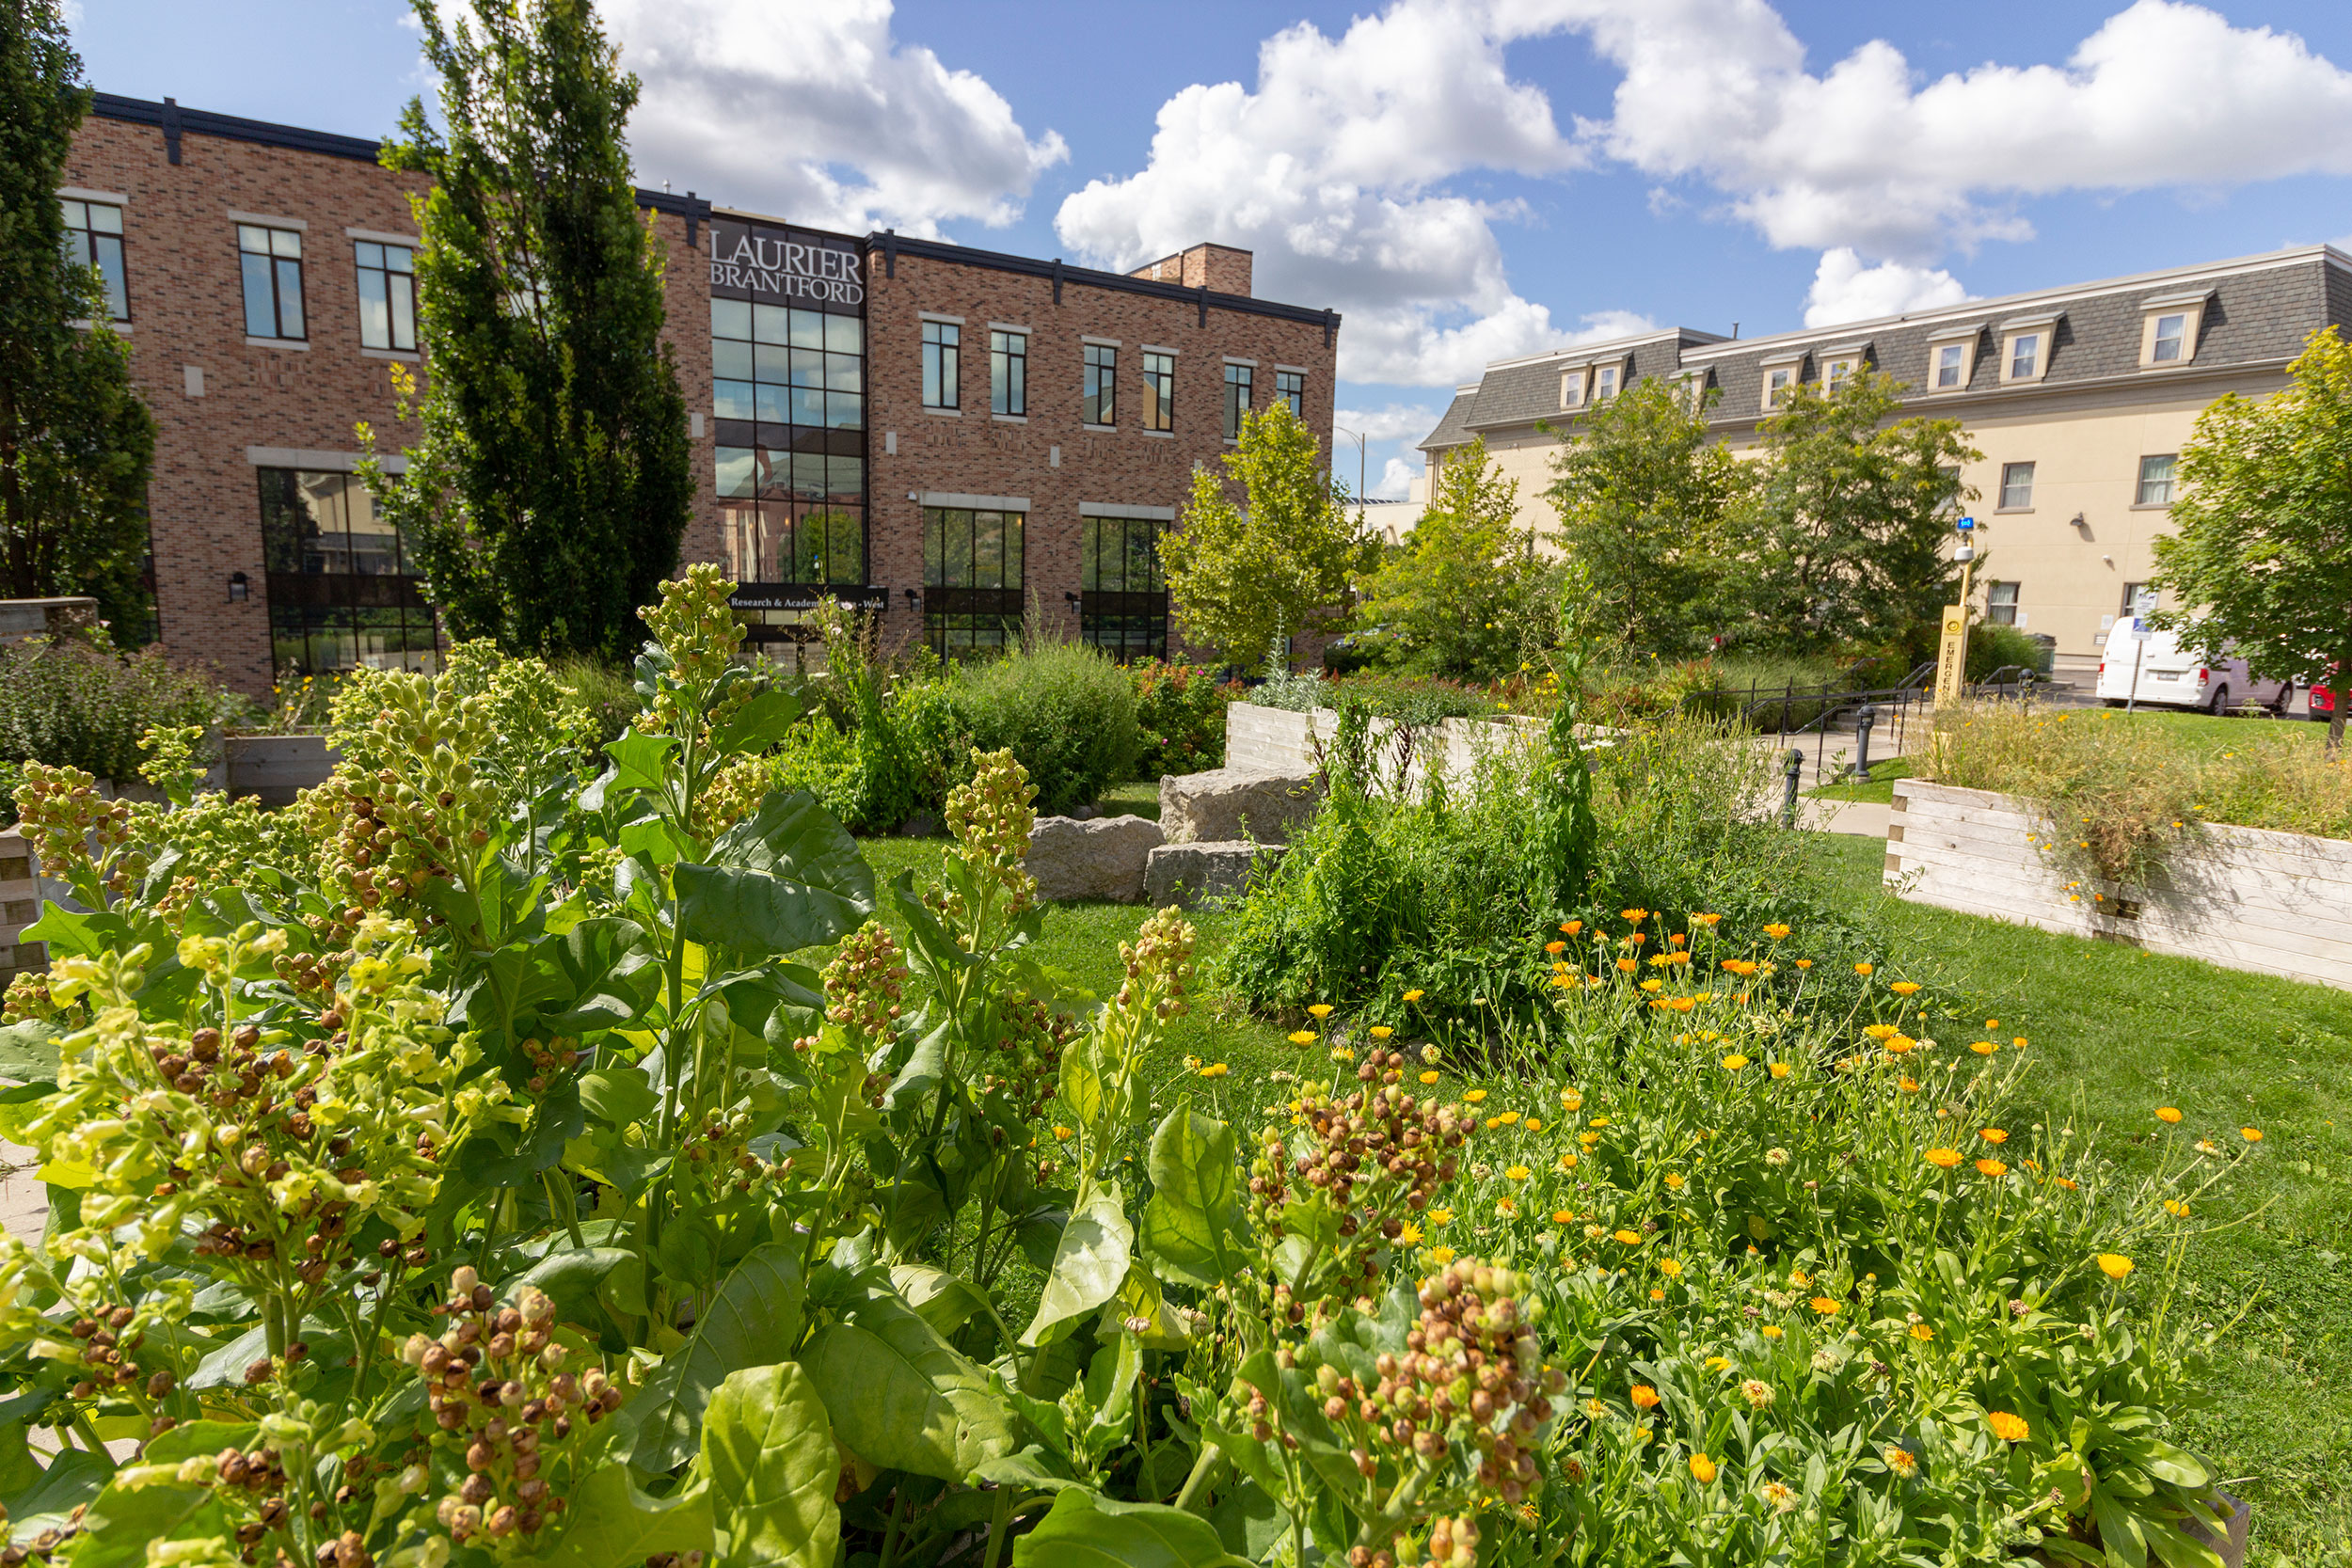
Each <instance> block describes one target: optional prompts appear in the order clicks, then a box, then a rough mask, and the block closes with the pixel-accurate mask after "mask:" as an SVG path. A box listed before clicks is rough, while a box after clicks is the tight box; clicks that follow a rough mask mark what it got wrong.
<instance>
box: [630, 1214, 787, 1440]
mask: <svg viewBox="0 0 2352 1568" xmlns="http://www.w3.org/2000/svg"><path fill="white" fill-rule="evenodd" d="M802 1291H803V1282H802V1279H801V1263H800V1251H799V1249H798V1248H797V1247H795V1246H791V1245H788V1244H787V1243H780V1242H770V1243H766V1244H764V1245H762V1246H757V1247H755V1248H753V1249H752V1251H751V1254H750V1255H749V1256H748V1257H746V1258H745V1259H743V1260H742V1261H741V1262H740V1263H738V1264H737V1265H736V1266H735V1272H734V1273H732V1274H730V1275H727V1277H726V1282H725V1283H724V1284H723V1285H721V1286H720V1287H719V1291H718V1293H717V1294H716V1295H714V1296H713V1297H712V1298H711V1299H710V1302H709V1305H708V1307H707V1309H706V1310H705V1311H704V1312H703V1315H702V1316H701V1317H700V1318H699V1319H697V1320H696V1321H695V1323H694V1331H693V1333H691V1335H689V1336H688V1337H687V1340H686V1343H684V1344H682V1345H680V1346H679V1347H678V1348H677V1349H676V1350H674V1351H672V1352H671V1353H670V1354H669V1355H668V1356H667V1357H665V1358H664V1359H663V1361H662V1363H661V1367H660V1370H658V1371H656V1372H655V1373H654V1374H653V1376H652V1377H651V1378H649V1379H647V1380H646V1383H645V1386H644V1388H643V1389H642V1390H641V1391H640V1392H639V1393H638V1395H637V1397H636V1398H635V1399H633V1400H631V1401H630V1402H628V1405H626V1406H625V1407H624V1408H623V1410H622V1413H621V1419H622V1420H624V1421H626V1422H628V1428H629V1430H630V1432H632V1433H634V1436H635V1444H634V1446H633V1447H632V1448H631V1449H630V1450H629V1455H628V1462H629V1463H630V1464H631V1465H635V1466H636V1467H637V1468H638V1469H640V1470H644V1471H645V1472H647V1473H648V1474H652V1475H660V1474H661V1473H662V1472H664V1471H667V1470H673V1469H675V1468H676V1467H677V1465H679V1464H680V1463H681V1462H682V1461H684V1460H686V1459H687V1458H689V1457H690V1456H691V1455H692V1454H693V1452H694V1449H695V1446H696V1443H697V1441H698V1436H699V1433H700V1432H701V1430H702V1419H703V1410H704V1408H705V1407H706V1406H707V1405H708V1404H709V1402H710V1396H711V1393H712V1391H713V1390H715V1389H716V1388H717V1387H718V1386H719V1385H720V1384H721V1383H723V1382H724V1381H725V1380H726V1377H727V1374H728V1373H730V1372H734V1371H739V1370H742V1369H743V1368H745V1367H765V1366H769V1365H771V1364H772V1363H774V1362H778V1361H783V1360H786V1359H788V1358H789V1357H790V1356H791V1354H792V1351H793V1347H794V1346H796V1345H797V1344H798V1343H799V1342H800V1338H801V1323H802V1317H801V1302H802Z"/></svg>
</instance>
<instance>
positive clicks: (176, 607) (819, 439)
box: [58, 93, 1339, 692]
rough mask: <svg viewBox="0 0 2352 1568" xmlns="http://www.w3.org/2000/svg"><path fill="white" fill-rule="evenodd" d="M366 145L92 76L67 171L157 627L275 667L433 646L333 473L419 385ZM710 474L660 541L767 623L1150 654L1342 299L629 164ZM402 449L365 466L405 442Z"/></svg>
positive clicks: (395, 183)
mask: <svg viewBox="0 0 2352 1568" xmlns="http://www.w3.org/2000/svg"><path fill="white" fill-rule="evenodd" d="M376 150H377V144H376V143H374V142H373V141H368V140H364V139H360V138H356V137H350V136H340V135H329V134H326V133H323V132H317V131H309V130H302V129H298V128H295V127H291V126H281V125H271V124H266V123H262V122H260V121H255V120H246V119H234V118H231V117H229V116H225V115H215V114H209V113H204V112H201V111H197V110H190V109H183V108H181V107H179V106H178V105H177V104H176V103H173V102H172V101H171V100H168V99H167V100H166V101H164V102H163V103H148V102H144V101H140V100H134V99H125V98H119V97H115V96H112V95H110V94H103V93H102V94H100V95H99V96H98V100H97V104H96V108H95V112H94V113H93V114H92V115H91V116H90V118H89V119H88V120H87V122H86V123H85V124H84V126H83V129H82V131H81V133H80V135H78V136H77V138H76V141H75V145H74V148H73V150H72V156H71V158H70V159H69V161H68V165H67V170H68V173H67V183H66V186H65V187H64V188H63V189H62V190H60V192H59V193H58V195H59V198H60V199H61V200H62V201H64V202H65V203H66V214H67V220H68V225H69V228H70V229H72V230H73V231H74V235H75V240H74V243H75V244H76V245H78V246H79V247H80V250H81V252H82V253H83V254H85V255H86V256H87V257H88V258H89V259H90V260H92V261H95V262H96V263H97V264H98V265H99V267H100V269H101V272H102V273H103V275H104V277H105V278H106V280H107V282H108V285H109V293H110V301H109V303H110V308H111V309H112V312H113V314H114V316H115V318H116V321H115V325H116V328H117V330H119V331H121V332H123V333H124V334H125V336H126V338H127V340H128V341H129V343H130V345H131V349H132V372H133V375H134V378H135V380H136V382H137V383H138V385H139V387H140V388H141V390H142V392H143V393H144V394H145V396H146V398H147V400H148V403H149V405H150V406H151V408H152V409H153V410H154V413H155V418H156V425H157V442H156V456H155V469H154V478H153V482H152V483H151V488H150V493H149V499H150V512H151V524H152V541H153V549H154V562H155V568H154V578H155V588H156V600H157V605H156V608H157V613H158V617H159V621H160V626H161V632H162V637H163V641H164V644H165V647H166V648H167V651H168V652H169V653H170V654H171V655H172V656H173V657H177V658H181V659H186V660H195V661H207V662H211V663H214V664H216V665H217V666H218V667H219V668H220V670H221V672H222V673H223V674H224V675H225V676H226V677H227V678H228V679H229V680H230V681H231V682H232V683H233V684H235V685H237V686H239V687H240V688H243V689H247V690H251V691H255V692H262V691H265V690H267V689H268V687H269V685H270V682H271V679H272V677H273V674H274V673H276V672H278V671H282V670H287V669H300V670H306V671H322V670H331V669H337V668H346V667H349V666H351V665H353V664H357V663H368V664H402V663H406V664H425V663H429V662H430V660H431V659H432V658H433V657H434V654H435V650H436V648H437V637H438V633H437V628H436V627H435V625H434V619H433V616H432V613H431V611H430V610H429V608H428V607H427V606H426V603H425V599H424V596H423V594H422V592H421V584H420V583H419V581H418V580H417V579H416V578H415V577H414V576H413V575H412V574H411V572H410V570H409V565H408V562H407V560H406V558H405V552H404V551H403V549H402V547H401V542H400V540H399V539H398V537H397V536H396V534H395V533H394V532H393V531H391V530H390V529H389V526H388V525H385V524H383V523H381V522H380V520H379V519H378V518H377V517H376V515H375V513H374V509H373V505H372V504H371V503H370V500H369V498H368V495H367V491H366V490H365V488H364V487H363V486H362V485H360V484H359V483H358V480H357V478H356V477H355V476H354V473H353V470H354V468H355V467H356V465H357V464H358V459H359V455H360V446H361V443H360V441H359V438H358V435H357V427H358V425H359V424H360V423H361V422H363V421H364V422H365V423H366V424H367V425H368V426H369V427H371V429H372V430H373V432H374V434H375V436H376V440H377V443H378V445H379V446H380V447H381V448H382V449H383V450H385V451H397V450H398V449H399V448H400V447H401V446H402V445H403V444H404V442H405V441H406V440H409V439H413V438H414V437H415V435H416V431H415V427H414V426H413V425H404V424H402V423H401V422H400V421H399V419H398V414H397V407H396V390H395V377H396V376H399V375H403V374H411V373H413V374H416V375H419V376H421V375H422V374H424V373H426V369H427V368H426V367H425V366H423V365H422V364H421V362H420V358H419V355H418V353H417V341H416V331H415V302H414V293H413V285H412V282H411V278H410V274H409V265H410V262H411V260H412V258H413V255H414V252H415V249H416V247H417V245H418V244H419V241H418V238H417V225H416V220H415V218H414V216H413V215H412V214H411V211H410V207H409V199H408V198H409V197H410V196H411V195H412V194H413V193H414V192H416V191H417V190H419V189H421V186H422V184H423V182H422V181H421V178H420V177H416V176H410V175H402V174H395V173H392V172H390V171H389V170H386V169H384V168H383V167H381V166H378V165H377V163H376V161H375V158H376ZM638 201H639V204H640V206H641V207H643V208H644V209H645V210H646V211H647V212H648V214H649V215H650V218H651V221H652V222H653V223H654V224H655V226H656V229H657V231H658V232H659V234H660V238H661V240H662V242H663V243H664V245H666V246H667V247H668V252H669V270H668V289H669V322H668V325H667V328H666V331H665V337H666V338H667V340H668V341H669V342H670V343H671V345H672V346H673V348H674V349H675V352H676V356H677V365H678V374H679V380H680V385H681V389H682V390H683V392H684V393H685V397H686V403H687V406H688V408H689V409H691V410H693V411H694V412H692V413H691V415H690V420H691V427H690V436H691V438H692V445H693V451H694V461H695V465H696V478H697V488H698V497H697V501H696V506H695V511H694V515H693V517H692V519H691V522H690V524H689V527H688V531H687V534H686V538H685V541H684V543H683V546H682V551H683V554H684V556H685V558H686V559H687V560H689V561H695V560H707V561H715V562H719V563H720V564H721V565H723V567H724V568H725V569H726V570H727V572H728V574H729V575H730V576H731V577H733V578H736V579H737V581H738V582H739V583H740V584H741V585H742V587H741V589H740V591H739V594H738V599H737V602H738V607H739V611H740V612H741V613H742V615H743V616H744V618H745V620H746V622H747V623H748V624H749V625H750V627H751V631H752V636H753V638H754V640H755V641H769V642H790V641H797V640H798V639H799V638H800V636H801V635H802V631H801V627H802V625H803V621H804V618H805V617H806V615H807V612H808V611H809V610H813V609H814V608H815V607H816V605H817V604H818V601H819V600H820V599H821V598H825V597H833V598H837V599H840V600H843V601H844V602H847V603H850V604H852V605H855V606H857V607H859V608H861V609H864V610H868V611H870V612H872V613H874V614H876V615H879V616H880V617H881V622H882V632H883V636H884V638H885V640H886V641H892V642H897V641H905V640H907V639H909V638H913V637H916V636H921V637H924V638H926V639H927V640H928V641H930V643H931V644H932V645H933V646H934V647H937V648H939V649H940V650H941V651H943V652H946V653H959V652H965V651H973V650H978V649H984V648H987V647H991V646H995V645H1000V644H1001V643H1003V642H1004V641H1007V640H1008V639H1009V638H1012V637H1016V636H1017V635H1018V633H1019V631H1020V629H1021V627H1022V626H1024V625H1025V624H1029V623H1042V624H1044V625H1048V626H1053V627H1055V628H1057V629H1063V630H1067V631H1070V632H1074V633H1077V634H1079V635H1082V636H1085V637H1087V638H1089V639H1090V640H1093V641H1098V642H1100V643H1102V644H1103V645H1104V646H1105V647H1106V648H1108V649H1110V650H1112V651H1114V652H1117V653H1119V654H1120V655H1121V656H1122V657H1124V656H1132V655H1139V654H1143V653H1156V652H1161V651H1164V650H1165V648H1166V646H1167V642H1168V630H1167V626H1168V611H1167V594H1166V592H1165V589H1164V588H1163V586H1162V585H1161V583H1160V581H1159V578H1158V572H1157V558H1156V541H1157V538H1158V535H1159V532H1160V531H1161V530H1163V529H1165V528H1167V527H1168V525H1169V524H1170V523H1171V522H1172V521H1173V520H1174V517H1175V515H1176V509H1177V508H1178V507H1179V505H1181V503H1182V501H1183V499H1184V496H1185V494H1186V492H1187V490H1188V488H1189V484H1190V475H1191V471H1192V469H1193V467H1195V466H1196V465H1197V464H1201V463H1208V462H1213V461H1214V460H1216V458H1217V457H1218V456H1220V455H1221V454H1222V453H1223V452H1224V451H1227V450H1229V448H1230V444H1231V435H1230V433H1231V432H1232V429H1233V428H1234V421H1235V420H1236V419H1237V417H1238V415H1239V414H1240V412H1241V411H1243V410H1246V409H1248V410H1263V409H1265V408H1267V407H1270V406H1271V405H1272V404H1273V403H1274V402H1275V401H1276V400H1277V399H1281V400H1284V401H1287V402H1289V403H1290V404H1291V405H1292V407H1293V409H1294V410H1295V412H1296V413H1297V414H1298V415H1299V417H1300V418H1301V419H1302V420H1305V421H1306V423H1307V424H1308V426H1309V428H1310V429H1311V430H1313V431H1315V432H1316V433H1317V434H1318V435H1319V436H1322V437H1324V438H1325V439H1326V440H1327V439H1328V436H1329V432H1330V428H1331V410H1332V393H1333V371H1334V364H1335V359H1336V352H1337V341H1338V332H1339V317H1338V316H1337V315H1336V314H1335V313H1333V312H1331V311H1328V310H1319V309H1307V308H1303V307H1299V306H1291V305H1281V304H1277V303H1274V302H1271V301H1265V300H1259V299H1256V298H1253V297H1251V295H1250V293H1249V284H1250V277H1249V270H1250V257H1249V253H1248V251H1244V250H1235V249H1232V248H1231V247H1229V246H1223V245H1196V246H1193V247H1191V248H1190V249H1188V250H1185V251H1184V252H1182V253H1180V254H1178V255H1176V256H1171V257H1168V258H1166V259H1164V260H1162V261H1155V262H1152V263H1151V264H1150V265H1148V266H1146V267H1142V268H1139V269H1137V271H1136V273H1134V274H1132V275H1122V274H1118V273H1109V272H1099V271H1094V270H1091V269H1088V268H1083V267H1073V266H1067V265H1065V264H1063V263H1062V262H1061V261H1036V260H1031V259H1028V258H1024V257H1015V256H1005V255H998V254H995V253H993V252H988V251H982V250H974V249H968V248H965V247H961V246H957V245H943V244H938V243H935V242H931V241H924V240H915V239H909V238H902V237H899V236H898V235H895V234H892V233H888V232H884V233H877V234H866V235H862V236H853V235H846V234H834V233H826V232H822V231H818V230H807V229H801V228H797V227H793V226H791V225H789V224H787V222H784V221H782V220H778V219H774V218H769V217H764V216H761V215H758V214H750V213H742V212H737V211H733V210H731V209H726V208H721V207H714V206H713V205H712V204H711V203H710V202H709V201H707V200H705V199H702V198H697V197H695V196H694V195H692V194H691V193H690V194H688V195H685V196H676V195H672V194H669V193H665V192H652V191H641V192H639V193H638ZM398 466H399V465H398V460H397V459H396V458H395V459H393V460H392V461H391V462H389V463H388V465H387V467H391V468H394V469H395V470H396V469H397V467H398Z"/></svg>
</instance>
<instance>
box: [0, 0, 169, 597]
mask: <svg viewBox="0 0 2352 1568" xmlns="http://www.w3.org/2000/svg"><path fill="white" fill-rule="evenodd" d="M89 104H90V94H89V89H88V88H87V87H85V86H83V84H82V61H81V57H80V56H79V55H76V54H74V52H73V49H72V45H71V44H70V43H68V41H67V40H66V29H65V23H64V20H63V18H62V17H60V16H59V14H58V9H57V7H56V0H0V594H7V595H8V596H10V597H14V598H40V597H46V596H49V595H52V594H92V595H94V596H96V598H97V599H98V601H99V605H100V609H101V610H102V612H103V614H105V615H106V616H107V617H108V619H109V620H111V621H112V622H113V624H114V626H115V631H116V635H117V636H118V637H119V638H121V639H124V640H126V641H128V640H130V639H131V637H132V636H133V635H134V634H135V633H136V632H137V631H138V630H140V629H142V628H144V626H145V625H146V621H147V616H146V607H145V604H144V594H143V592H142V590H141V588H140V584H139V574H140V567H141V563H142V562H143V561H144V559H145V556H146V553H147V476H148V469H149V467H151V464H152V463H153V461H154V454H155V421H154V420H153V418H152V417H151V416H150V415H149V413H148V411H147V405H146V404H144V403H142V402H140V401H139V397H138V393H137V392H136V391H135V390H134V389H133V388H132V385H131V351H130V348H129V346H128V345H127V344H126V343H125V342H124V341H122V339H121V338H120V337H119V336H118V335H117V334H116V333H115V332H114V331H113V330H111V329H110V328H109V326H108V325H107V315H108V312H107V308H106V303H105V291H104V289H103V287H102V286H101V284H100V282H99V278H98V272H97V269H96V268H94V267H91V266H87V265H83V264H80V263H78V262H76V261H74V260H72V257H71V256H70V255H69V254H68V253H67V250H66V230H65V214H64V212H63V209H62V208H61V207H60V206H59V205H58V201H57V187H58V186H60V185H62V184H64V183H65V160H66V155H67V153H68V152H69V151H70V150H72V145H73V133H74V131H75V130H76V129H78V128H79V127H80V125H81V123H82V117H83V116H84V115H86V114H87V113H88V112H89ZM76 321H82V322H87V323H88V324H89V325H86V326H76V325H73V324H74V323H75V322H76Z"/></svg>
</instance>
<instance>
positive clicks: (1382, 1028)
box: [1364, 1023, 1396, 1040]
mask: <svg viewBox="0 0 2352 1568" xmlns="http://www.w3.org/2000/svg"><path fill="white" fill-rule="evenodd" d="M1364 1032H1365V1033H1366V1034H1368V1035H1370V1036H1371V1037H1373V1038H1374V1039H1376V1040H1384V1039H1387V1038H1388V1037H1390V1036H1391V1035H1393V1034H1395V1033H1396V1031H1395V1030H1393V1029H1391V1028H1390V1027H1389V1026H1388V1025H1387V1024H1385V1023H1375V1024H1374V1025H1373V1026H1372V1027H1371V1028H1370V1029H1367V1030H1366V1031H1364Z"/></svg>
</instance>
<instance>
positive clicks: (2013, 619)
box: [1984, 580, 2023, 626]
mask: <svg viewBox="0 0 2352 1568" xmlns="http://www.w3.org/2000/svg"><path fill="white" fill-rule="evenodd" d="M2022 587H2023V584H2020V583H2016V582H2011V581H2008V580H2000V581H1988V582H1987V583H1986V584H1985V585H1984V621H1985V625H1987V626H2015V625H2016V624H2017V610H2018V599H2019V596H2020V595H2019V590H2020V589H2021V588H2022ZM2003 589H2007V590H2008V591H2009V596H2008V597H2007V598H2006V599H2004V598H2003V597H2001V591H2002V590H2003ZM2004 611H2006V612H2007V613H2004Z"/></svg>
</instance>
